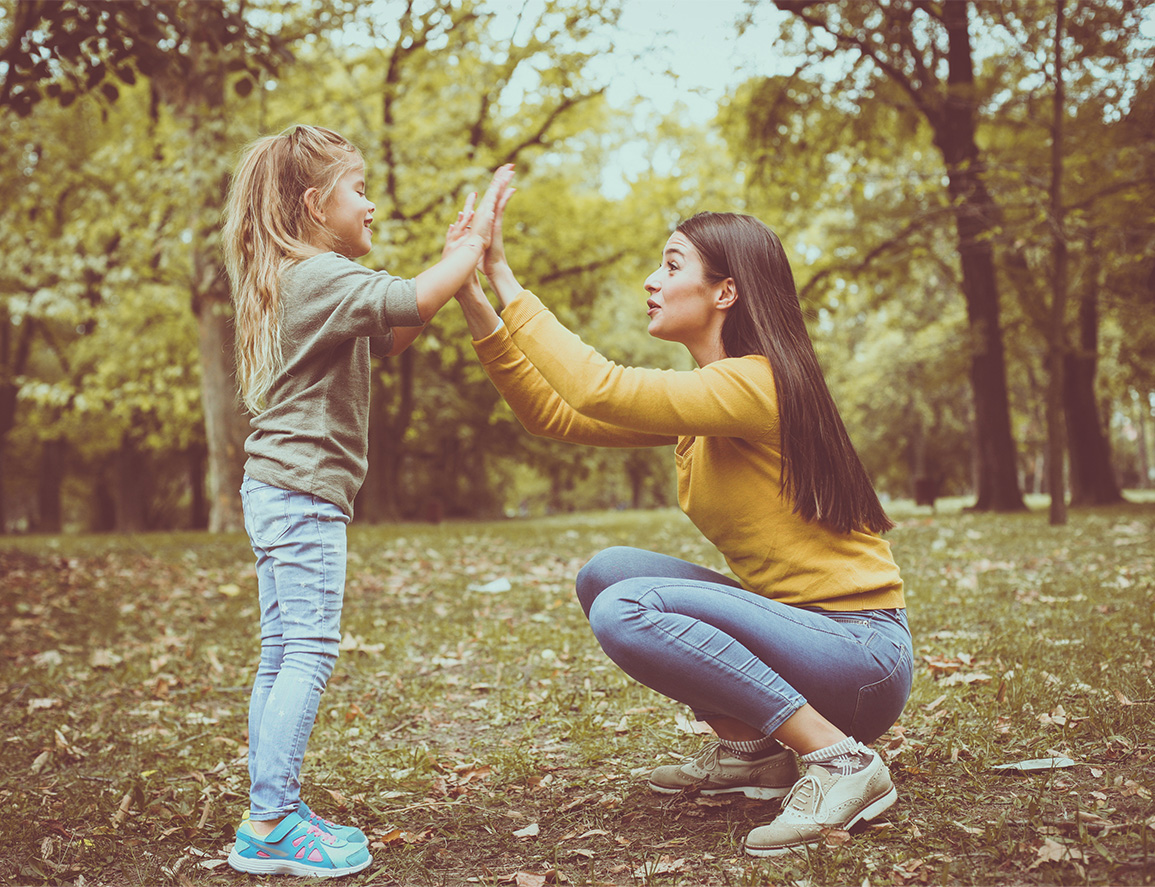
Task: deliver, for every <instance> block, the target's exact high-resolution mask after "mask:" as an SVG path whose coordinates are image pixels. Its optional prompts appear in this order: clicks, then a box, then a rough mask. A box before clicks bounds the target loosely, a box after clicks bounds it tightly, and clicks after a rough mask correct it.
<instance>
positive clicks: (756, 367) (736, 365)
mask: <svg viewBox="0 0 1155 887" xmlns="http://www.w3.org/2000/svg"><path fill="white" fill-rule="evenodd" d="M702 370H703V371H706V370H709V371H712V372H715V373H720V374H722V375H725V376H732V377H741V378H745V379H754V380H764V379H770V380H773V378H774V373H773V371H772V370H771V369H770V361H769V360H768V359H767V358H766V357H765V355H762V354H746V355H743V356H742V357H723V358H722V359H720V360H715V361H714V362H713V363H710V364H707V365H706V366H704V367H702Z"/></svg>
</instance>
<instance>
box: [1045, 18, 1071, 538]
mask: <svg viewBox="0 0 1155 887" xmlns="http://www.w3.org/2000/svg"><path fill="white" fill-rule="evenodd" d="M1063 3H1064V0H1055V69H1054V70H1055V95H1054V101H1053V102H1052V108H1053V113H1052V115H1051V211H1050V224H1051V258H1052V266H1051V310H1050V322H1049V323H1048V325H1047V488H1048V490H1049V492H1050V495H1051V508H1050V522H1051V526H1061V525H1062V524H1065V523H1066V522H1067V477H1066V471H1065V470H1064V469H1065V467H1066V457H1067V447H1066V441H1065V440H1064V434H1063V433H1064V431H1065V429H1064V426H1063V390H1064V384H1063V371H1064V370H1065V369H1066V366H1065V358H1066V354H1067V325H1066V315H1067V286H1068V284H1067V235H1066V231H1065V227H1066V226H1065V225H1064V221H1065V212H1064V210H1063V102H1064V90H1063V15H1064V12H1065V10H1064V8H1063Z"/></svg>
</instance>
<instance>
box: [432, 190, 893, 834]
mask: <svg viewBox="0 0 1155 887" xmlns="http://www.w3.org/2000/svg"><path fill="white" fill-rule="evenodd" d="M503 206H504V202H502V203H501V204H499V206H498V222H497V225H496V227H495V229H494V237H493V244H492V245H491V246H490V248H489V250H488V251H487V253H486V257H485V262H484V265H485V273H486V275H487V276H488V278H489V280H490V283H491V284H492V285H493V287H494V289H495V290H496V291H497V295H498V298H499V300H500V301H501V304H502V306H503V308H504V310H503V311H502V317H501V320H503V321H504V323H502V322H501V321H500V320H499V319H498V317H497V315H496V314H495V313H494V311H493V309H492V308H491V307H490V305H489V303H488V302H487V301H486V299H485V297H484V295H483V294H482V293H481V290H480V287H479V286H478V285H477V282H476V279H474V280H472V281H471V283H470V284H469V286H467V288H466V289H465V290H463V292H462V293H460V294H458V299H459V301H460V302H461V304H462V306H463V309H464V311H465V315H466V319H467V321H468V323H469V327H470V332H471V334H472V335H473V337H474V340H475V342H474V344H475V347H476V349H477V352H478V354H479V356H480V357H481V360H482V363H483V365H484V366H485V369H486V371H487V372H488V374H489V376H490V378H491V379H492V380H493V382H494V384H495V385H496V386H497V388H498V389H499V390H500V391H501V393H502V395H503V396H504V397H505V399H506V401H508V402H509V404H510V406H511V407H512V408H513V410H514V412H515V413H516V414H517V416H518V418H519V419H520V420H521V422H522V423H523V424H524V425H525V427H526V428H527V429H528V430H529V431H531V432H533V433H535V434H539V435H543V436H547V437H553V438H556V439H559V440H568V441H573V442H577V443H585V444H595V445H601V446H627V447H652V446H663V445H674V463H675V468H676V471H677V476H678V499H679V503H680V504H681V506H682V509H683V510H684V511H685V512H686V514H687V515H688V516H689V517H690V519H691V520H692V521H693V522H694V524H695V525H696V526H697V527H698V528H699V529H700V530H701V531H702V532H703V533H704V534H705V536H706V537H707V538H708V539H709V540H710V541H711V542H713V543H714V544H715V545H716V546H717V547H718V549H719V550H720V551H721V553H722V554H723V555H724V556H725V558H726V561H727V564H728V565H729V567H730V569H731V570H732V571H733V574H734V576H736V577H737V580H735V579H734V578H732V577H731V576H727V575H722V574H720V573H716V572H714V571H713V570H709V569H706V568H705V567H701V566H697V565H695V564H691V563H687V562H685V561H682V560H679V559H677V558H674V557H669V556H667V555H662V554H655V553H652V552H648V551H642V550H639V549H635V548H625V547H619V548H611V549H608V550H606V551H603V552H601V553H600V554H597V555H595V556H594V557H593V558H592V559H591V560H590V561H589V563H588V564H586V566H585V567H583V568H582V570H581V572H579V574H578V577H577V594H578V599H579V601H580V602H581V605H582V607H583V608H584V610H585V612H586V615H587V616H588V618H589V621H590V625H591V627H592V628H593V631H594V634H595V636H596V637H597V639H598V642H599V643H600V644H601V645H602V648H603V649H604V650H605V652H606V653H607V654H608V655H609V657H610V658H611V659H613V660H614V662H616V663H617V664H618V665H619V666H620V667H621V668H622V669H623V670H624V671H625V672H627V673H628V674H629V675H631V676H632V677H633V678H635V679H636V680H638V681H640V682H642V683H644V684H646V685H647V686H649V687H651V688H653V689H655V690H657V691H658V692H660V693H663V694H665V695H666V696H669V697H670V698H672V699H675V700H677V701H680V702H682V703H685V704H686V705H689V706H690V707H691V708H692V709H693V711H694V713H695V715H696V716H697V718H698V719H699V720H704V721H706V722H707V723H709V724H710V726H711V727H712V728H713V729H714V731H715V733H716V734H717V736H718V739H717V740H715V741H713V742H710V743H709V744H707V745H706V746H705V747H704V748H703V749H702V750H701V752H700V753H699V754H697V755H696V756H694V757H693V758H692V759H691V760H689V761H686V762H684V763H682V764H675V765H668V766H663V767H658V768H657V769H656V770H655V771H654V772H653V773H652V774H651V776H650V779H649V787H650V788H651V789H652V790H654V791H657V792H664V793H673V792H679V791H683V790H687V789H692V790H698V791H701V792H702V793H703V794H717V793H721V792H743V793H745V794H747V795H749V796H751V797H761V798H773V797H781V796H786V797H785V801H784V802H783V805H782V812H781V813H780V814H779V816H778V817H777V818H776V819H774V820H773V821H772V822H771V823H769V824H768V825H764V826H761V827H759V828H756V829H754V830H753V831H752V832H751V833H750V834H749V836H748V837H747V838H746V843H745V847H746V851H747V852H748V853H750V854H752V855H755V856H775V855H778V854H783V853H787V852H790V851H792V850H797V849H800V848H803V847H806V846H809V845H813V844H816V843H819V842H821V840H822V837H823V830H824V829H828V828H838V829H849V828H850V827H851V826H853V825H854V824H855V823H857V822H859V821H861V820H867V819H871V818H873V817H875V816H877V815H878V814H879V813H881V812H882V811H884V810H886V809H887V808H888V807H889V806H890V805H891V804H893V803H894V801H895V799H896V797H897V792H896V790H895V788H894V784H893V783H892V781H891V778H890V774H889V772H888V770H887V768H886V766H885V765H884V764H883V762H882V760H881V758H879V757H878V755H877V754H875V753H874V752H873V751H872V750H871V749H869V748H868V747H867V746H866V745H864V744H863V743H869V742H872V741H874V740H875V739H877V738H878V737H879V736H880V735H881V734H882V733H883V732H884V731H885V730H887V729H888V728H889V727H890V726H891V724H893V723H894V722H895V720H897V718H898V716H899V714H900V713H901V711H902V709H903V706H904V705H905V703H906V699H907V696H908V695H909V693H910V684H911V673H912V668H913V662H912V660H913V651H912V649H911V639H910V632H909V630H908V628H907V623H906V612H905V609H904V604H903V589H902V580H901V579H900V578H899V573H898V568H897V567H896V566H895V563H894V560H893V558H892V557H891V552H890V546H889V545H888V544H887V543H886V542H885V541H883V539H882V538H881V535H880V534H881V533H883V532H884V531H886V530H888V529H889V528H890V527H891V526H892V524H891V522H890V520H889V519H888V518H887V516H886V514H885V513H884V512H883V509H882V507H881V505H880V504H879V501H878V498H877V496H876V495H875V493H874V490H873V489H872V487H871V484H870V481H869V479H868V477H867V475H866V472H865V470H864V469H863V466H862V463H861V462H860V461H859V459H858V456H857V454H856V453H855V451H854V447H853V446H852V445H851V443H850V440H849V438H848V436H847V434H846V430H845V428H844V426H843V423H842V420H841V419H840V417H839V415H838V410H837V409H836V407H835V405H834V401H833V399H832V398H831V396H830V392H829V391H828V390H827V387H826V383H825V381H824V380H823V377H822V372H821V370H820V368H819V366H818V360H817V358H816V356H815V353H814V349H813V346H812V345H811V342H810V338H809V336H808V334H807V331H806V326H805V324H804V322H803V318H802V311H801V308H800V306H799V303H798V296H797V293H796V291H795V288H794V279H793V276H792V274H791V271H790V266H789V264H788V262H787V260H786V255H785V252H784V251H783V249H782V245H781V243H780V242H779V241H778V238H777V237H776V236H775V235H774V233H773V232H772V231H771V230H770V229H769V228H767V227H766V226H765V225H763V224H762V223H761V222H759V221H758V220H757V219H754V218H752V217H750V216H742V215H735V214H732V213H700V214H698V215H696V216H694V217H692V218H690V219H688V220H687V221H685V222H683V223H682V224H681V225H679V226H678V228H677V229H676V230H675V231H674V233H673V234H672V235H671V236H670V238H669V240H668V241H667V243H666V247H665V250H664V253H663V256H662V263H661V266H660V267H659V268H658V269H657V270H655V271H654V272H653V274H651V275H650V276H649V278H647V280H646V282H645V290H646V293H647V299H646V301H645V303H644V305H643V306H640V307H642V308H644V310H645V313H646V314H647V315H648V317H649V332H650V334H651V335H653V336H656V337H658V338H661V339H667V340H670V341H674V342H680V343H681V344H683V345H685V346H686V348H687V349H688V350H689V351H690V354H691V355H692V356H693V357H694V359H695V361H696V362H697V363H698V366H699V368H698V369H697V370H693V371H689V372H672V371H664V370H652V369H639V368H629V367H622V366H618V365H616V364H613V363H611V362H609V361H607V360H606V359H605V358H603V357H602V356H601V355H600V354H598V353H597V352H596V351H594V350H593V349H592V348H590V347H589V346H587V345H585V344H584V343H583V342H582V341H581V340H580V339H579V338H578V337H577V336H575V335H574V334H573V333H571V332H569V331H568V330H566V329H565V328H564V327H563V326H562V325H561V323H560V322H559V321H558V320H557V318H556V317H554V315H553V314H551V313H550V312H549V311H548V310H546V308H545V307H544V306H543V305H542V303H541V302H540V301H538V299H537V298H536V297H535V296H533V295H532V294H530V293H528V292H526V291H524V290H522V289H521V287H520V286H519V285H518V283H517V280H516V279H515V277H514V275H513V273H512V271H510V269H509V265H508V264H507V263H506V261H505V256H504V250H503V247H502V242H501V213H502V210H503ZM462 234H464V229H462V230H461V231H455V230H454V229H453V228H451V229H450V236H451V238H455V237H458V236H461V235H462ZM795 754H797V755H798V756H800V758H801V761H802V763H803V764H804V765H805V767H806V770H805V773H804V774H803V775H802V777H801V778H800V779H799V774H798V768H797V763H796V761H795Z"/></svg>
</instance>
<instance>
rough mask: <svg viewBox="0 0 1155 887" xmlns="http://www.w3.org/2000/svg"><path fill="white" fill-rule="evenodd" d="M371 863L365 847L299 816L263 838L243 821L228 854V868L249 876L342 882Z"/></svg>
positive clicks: (286, 821)
mask: <svg viewBox="0 0 1155 887" xmlns="http://www.w3.org/2000/svg"><path fill="white" fill-rule="evenodd" d="M372 861H373V859H372V857H371V856H370V855H369V849H368V848H367V847H365V846H364V845H361V844H350V843H349V842H348V841H342V840H341V839H339V838H336V837H334V836H333V835H331V834H329V833H328V832H327V831H325V830H323V829H322V828H320V827H319V826H317V825H314V824H313V823H311V822H308V821H306V820H304V819H302V818H301V817H300V816H299V815H297V814H296V813H290V814H289V815H288V816H286V817H285V818H284V819H283V820H281V823H280V825H278V826H277V827H276V828H275V829H273V831H272V832H271V833H270V834H268V835H266V836H264V837H263V838H262V837H260V836H258V835H257V833H256V832H254V831H253V827H252V824H251V823H250V822H249V820H247V819H245V820H242V821H241V825H240V828H238V829H237V840H236V843H235V844H233V849H232V851H231V852H230V853H229V865H231V866H232V867H233V868H234V869H236V870H237V871H238V872H248V873H249V874H250V875H298V876H301V877H309V876H312V877H315V878H339V877H341V876H342V875H352V874H354V873H356V872H359V871H361V870H362V869H364V868H366V867H367V866H368V865H369V863H370V862H372Z"/></svg>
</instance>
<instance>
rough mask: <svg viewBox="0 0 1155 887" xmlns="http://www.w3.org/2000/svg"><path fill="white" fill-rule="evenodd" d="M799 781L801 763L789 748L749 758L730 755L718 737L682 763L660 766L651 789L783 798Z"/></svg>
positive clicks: (671, 792) (667, 792)
mask: <svg viewBox="0 0 1155 887" xmlns="http://www.w3.org/2000/svg"><path fill="white" fill-rule="evenodd" d="M797 780H798V764H797V762H796V761H795V760H794V752H792V751H790V750H789V749H783V750H782V751H780V752H777V753H776V754H772V755H770V756H768V757H765V758H761V759H760V760H755V761H747V760H745V759H743V758H736V757H733V756H732V755H730V754H728V753H727V752H726V749H725V748H723V747H722V743H720V742H718V741H717V740H715V741H713V742H709V743H707V744H706V745H704V746H702V750H701V751H699V752H698V753H697V754H696V755H694V757H693V758H691V759H690V760H688V761H686V762H684V763H682V764H668V765H666V766H665V767H659V768H658V769H657V770H655V771H654V772H653V773H652V774H651V775H650V788H651V789H653V790H654V791H656V792H662V793H663V794H673V793H675V792H681V791H686V790H687V789H697V790H698V791H699V792H701V793H702V794H703V795H721V794H725V793H727V792H741V793H742V794H744V795H745V796H746V797H748V798H781V797H782V796H783V795H785V794H787V793H788V792H789V791H790V787H791V786H793V785H794V783H795V782H796V781H797Z"/></svg>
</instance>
